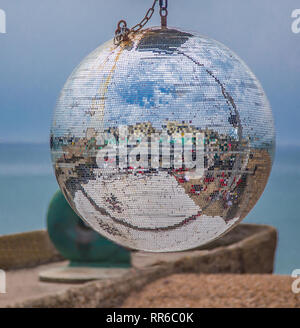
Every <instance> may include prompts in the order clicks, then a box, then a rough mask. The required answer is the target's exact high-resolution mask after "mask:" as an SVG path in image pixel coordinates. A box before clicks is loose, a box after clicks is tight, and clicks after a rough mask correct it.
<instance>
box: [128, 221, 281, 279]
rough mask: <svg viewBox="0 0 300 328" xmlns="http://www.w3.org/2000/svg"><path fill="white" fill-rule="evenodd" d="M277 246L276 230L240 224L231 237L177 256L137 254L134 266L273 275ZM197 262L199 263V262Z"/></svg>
mask: <svg viewBox="0 0 300 328" xmlns="http://www.w3.org/2000/svg"><path fill="white" fill-rule="evenodd" d="M276 245H277V232H276V229H275V228H272V227H269V226H263V225H254V224H253V225H251V224H240V225H239V226H237V227H236V228H235V229H233V230H231V231H230V232H229V233H228V234H227V235H225V236H223V237H222V238H220V239H218V240H216V241H215V242H213V243H211V244H209V245H207V246H206V247H205V249H195V250H192V251H186V252H176V253H155V254H151V253H144V252H136V253H134V255H133V256H132V264H133V266H134V267H136V268H144V267H147V266H153V265H158V264H164V263H170V262H177V263H178V264H177V265H181V264H180V263H181V261H182V260H184V262H185V265H186V264H187V263H188V262H192V266H193V268H191V269H192V271H194V272H201V273H221V272H226V273H272V272H273V269H274V257H275V250H276ZM195 259H196V260H195Z"/></svg>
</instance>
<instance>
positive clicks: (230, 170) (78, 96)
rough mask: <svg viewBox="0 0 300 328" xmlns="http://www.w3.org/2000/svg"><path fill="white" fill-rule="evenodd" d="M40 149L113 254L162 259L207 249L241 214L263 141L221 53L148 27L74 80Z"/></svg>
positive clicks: (252, 105) (252, 96)
mask: <svg viewBox="0 0 300 328" xmlns="http://www.w3.org/2000/svg"><path fill="white" fill-rule="evenodd" d="M50 142H51V150H52V160H53V166H54V170H55V174H56V177H57V181H58V183H59V185H60V187H61V189H62V191H63V193H64V195H65V197H66V199H67V200H68V202H69V203H70V205H71V206H72V208H73V209H74V210H75V211H76V212H77V213H78V215H80V216H81V218H82V219H83V220H84V221H85V222H86V223H88V224H89V225H90V226H91V227H92V228H93V229H94V230H96V231H97V232H99V233H100V234H102V235H103V236H105V237H107V238H109V239H111V240H113V241H114V242H116V243H118V244H121V245H123V246H126V247H129V248H132V249H139V250H144V251H152V252H169V251H181V250H186V249H192V248H196V247H198V246H201V245H204V244H207V243H209V242H211V241H213V240H214V239H216V238H218V237H220V236H221V235H223V234H224V233H225V232H227V231H229V229H231V228H232V227H233V226H235V225H236V224H237V223H238V222H239V221H240V220H242V219H243V218H244V217H245V216H246V215H247V214H248V213H249V211H250V210H251V209H252V208H253V206H254V205H255V203H256V202H257V200H258V199H259V197H260V196H261V194H262V192H263V190H264V188H265V185H266V183H267V180H268V176H269V174H270V171H271V167H272V162H273V153H274V144H275V132H274V125H273V117H272V112H271V108H270V105H269V103H268V100H267V98H266V95H265V93H264V91H263V89H262V87H261V85H260V83H259V82H258V80H257V79H256V77H255V76H254V74H253V73H252V72H251V71H250V70H249V68H248V67H247V66H246V65H245V64H244V63H243V61H242V60H241V59H239V58H238V57H237V56H236V55H235V54H234V53H233V52H232V51H231V50H229V49H228V48H227V47H225V46H224V45H223V44H221V43H218V42H216V41H214V40H212V39H210V38H207V37H204V36H199V35H197V34H194V33H188V32H184V31H180V30H178V29H174V28H169V29H161V28H149V29H145V30H142V31H140V32H138V33H136V34H134V35H131V37H130V39H129V40H127V41H123V42H122V43H121V44H120V45H114V43H113V41H109V42H107V43H105V44H104V45H102V46H100V47H99V48H97V49H96V50H95V51H93V52H92V53H91V54H90V55H89V56H87V57H86V58H85V59H84V60H83V62H82V63H81V64H80V65H79V66H78V67H77V68H76V69H75V70H74V72H73V73H72V75H71V76H70V78H69V79H68V81H67V82H66V84H65V86H64V88H63V90H62V92H61V95H60V98H59V100H58V103H57V106H56V109H55V113H54V119H53V125H52V129H51V141H50Z"/></svg>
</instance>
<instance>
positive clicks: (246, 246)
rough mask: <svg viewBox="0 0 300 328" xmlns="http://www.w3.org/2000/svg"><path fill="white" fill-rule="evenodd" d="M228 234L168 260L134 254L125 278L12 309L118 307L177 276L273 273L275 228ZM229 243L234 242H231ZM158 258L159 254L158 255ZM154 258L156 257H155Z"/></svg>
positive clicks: (239, 229)
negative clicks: (203, 247) (152, 284)
mask: <svg viewBox="0 0 300 328" xmlns="http://www.w3.org/2000/svg"><path fill="white" fill-rule="evenodd" d="M247 231H248V232H247ZM229 234H231V235H232V236H231V237H230V235H226V236H225V239H223V241H222V240H219V241H217V242H216V243H217V244H215V245H216V246H213V245H210V247H209V249H207V250H194V251H189V252H182V253H176V254H174V253H173V254H172V256H171V258H170V259H169V260H167V256H166V254H160V255H161V256H164V257H163V258H160V259H157V258H156V259H152V260H151V261H149V259H148V262H145V261H144V262H143V261H141V259H139V258H138V257H139V256H140V255H141V254H139V252H137V253H135V254H133V263H135V266H136V267H135V268H132V269H131V270H130V271H129V272H128V273H127V274H125V275H124V276H123V277H122V278H116V279H113V280H107V281H96V282H91V283H87V284H84V285H82V286H79V287H78V286H77V287H70V288H69V289H67V290H64V291H62V292H60V293H56V294H53V295H48V296H46V297H38V298H35V299H28V300H26V301H24V302H20V303H17V304H14V305H13V306H14V307H38V308H43V307H51V308H60V307H67V308H80V307H99V308H105V307H117V306H120V305H121V304H122V302H123V301H124V300H125V298H127V297H128V295H129V294H130V293H131V292H135V291H138V290H140V289H141V288H143V287H144V286H145V285H146V284H148V283H150V282H153V281H155V280H157V279H159V278H162V277H165V276H169V275H171V274H174V273H187V272H189V273H271V272H272V271H273V265H274V256H275V250H276V243H277V232H276V229H274V228H273V227H270V226H264V225H248V224H244V225H239V226H238V227H237V228H235V229H234V230H232V231H231V232H230V233H229ZM237 236H240V237H239V238H237ZM223 238H224V237H223ZM231 238H232V239H231ZM230 240H233V241H234V242H233V243H230ZM214 247H216V248H214ZM157 255H159V254H155V256H157ZM147 256H150V255H147ZM151 256H152V257H153V254H152V255H151ZM172 257H173V259H172ZM176 257H177V258H176Z"/></svg>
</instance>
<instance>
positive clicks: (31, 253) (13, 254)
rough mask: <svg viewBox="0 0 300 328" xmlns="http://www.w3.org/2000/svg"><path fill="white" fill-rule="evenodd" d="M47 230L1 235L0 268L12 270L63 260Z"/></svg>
mask: <svg viewBox="0 0 300 328" xmlns="http://www.w3.org/2000/svg"><path fill="white" fill-rule="evenodd" d="M61 260H63V257H62V256H61V255H60V254H59V253H58V252H57V251H56V249H55V248H54V246H53V244H52V243H51V241H50V239H49V237H48V233H47V232H46V231H43V230H41V231H32V232H24V233H19V234H15V235H7V236H0V269H2V270H12V269H20V268H29V267H35V266H37V265H40V264H44V263H50V262H55V261H61Z"/></svg>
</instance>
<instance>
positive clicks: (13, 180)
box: [0, 143, 300, 274]
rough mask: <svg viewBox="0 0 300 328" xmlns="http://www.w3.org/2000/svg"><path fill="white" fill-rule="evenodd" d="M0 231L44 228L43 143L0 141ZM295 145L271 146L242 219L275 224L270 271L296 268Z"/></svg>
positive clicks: (299, 162)
mask: <svg viewBox="0 0 300 328" xmlns="http://www.w3.org/2000/svg"><path fill="white" fill-rule="evenodd" d="M0 154H1V157H0V183H1V188H0V235H4V234H10V233H17V232H24V231H30V230H37V229H45V227H46V212H47V206H48V204H49V201H50V199H51V197H52V196H53V194H54V192H55V191H56V190H57V189H58V185H57V182H56V179H55V176H54V173H53V170H52V166H51V160H50V151H49V146H48V144H4V143H0ZM299 196H300V146H299V147H297V146H279V147H277V152H276V158H275V162H274V166H273V170H272V174H271V177H270V180H269V183H268V185H267V187H266V189H265V192H264V194H263V196H262V197H261V199H260V200H259V202H258V203H257V205H256V206H255V208H254V209H253V210H252V212H251V213H250V214H249V215H248V217H247V218H246V219H245V220H244V222H245V223H261V224H270V225H272V226H274V227H276V228H277V229H278V232H279V245H278V251H277V258H276V271H275V272H276V273H280V274H290V273H291V272H292V271H293V270H294V269H295V268H300V243H299V233H300V199H299Z"/></svg>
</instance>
